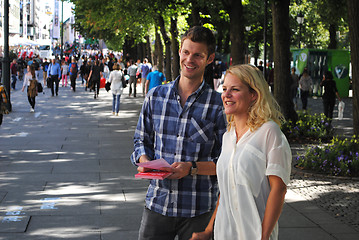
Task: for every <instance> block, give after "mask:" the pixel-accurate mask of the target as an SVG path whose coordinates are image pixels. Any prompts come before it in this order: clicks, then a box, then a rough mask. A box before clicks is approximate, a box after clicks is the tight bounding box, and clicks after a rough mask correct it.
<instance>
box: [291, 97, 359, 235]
mask: <svg viewBox="0 0 359 240" xmlns="http://www.w3.org/2000/svg"><path fill="white" fill-rule="evenodd" d="M344 102H345V104H346V106H345V107H346V109H345V118H344V119H343V120H338V119H335V118H334V120H333V126H334V128H335V130H336V135H338V136H346V137H349V136H351V135H352V134H353V122H352V112H353V111H352V104H351V103H352V99H351V98H347V99H344ZM309 106H310V107H311V111H312V112H314V113H320V112H321V111H322V100H321V99H309ZM336 109H337V105H336V106H335V110H336ZM336 115H337V111H334V116H336ZM291 147H292V154H293V159H294V160H293V165H294V164H295V163H296V162H295V159H296V156H298V155H300V154H301V153H302V152H303V151H304V148H306V145H298V144H292V145H291ZM289 189H291V190H293V191H294V192H296V193H298V194H299V195H301V196H303V197H304V198H306V199H308V200H309V201H311V202H312V203H313V204H315V205H317V206H318V207H320V208H322V209H324V210H326V211H327V212H328V213H329V214H330V215H332V216H334V217H335V218H337V219H339V220H340V221H342V222H343V223H346V224H348V225H350V226H352V227H353V228H354V229H356V230H357V231H359V179H348V178H340V177H328V176H322V175H319V174H307V173H304V172H302V171H300V170H298V169H295V168H293V174H292V180H291V182H290V185H289Z"/></svg>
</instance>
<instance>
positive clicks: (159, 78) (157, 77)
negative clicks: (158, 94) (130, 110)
mask: <svg viewBox="0 0 359 240" xmlns="http://www.w3.org/2000/svg"><path fill="white" fill-rule="evenodd" d="M152 69H153V72H150V73H149V74H148V75H147V81H146V94H147V93H148V91H150V90H151V89H152V88H154V87H157V86H160V85H162V83H163V82H166V77H165V75H163V73H161V72H160V71H158V68H157V66H153V68H152Z"/></svg>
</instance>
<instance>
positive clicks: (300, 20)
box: [297, 12, 304, 49]
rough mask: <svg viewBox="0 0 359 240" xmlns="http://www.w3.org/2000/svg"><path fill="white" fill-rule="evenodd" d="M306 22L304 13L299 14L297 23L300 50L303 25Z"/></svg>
mask: <svg viewBox="0 0 359 240" xmlns="http://www.w3.org/2000/svg"><path fill="white" fill-rule="evenodd" d="M303 22H304V15H303V13H302V12H299V13H298V15H297V23H298V24H299V43H298V48H299V49H300V48H301V47H300V37H301V36H302V25H303Z"/></svg>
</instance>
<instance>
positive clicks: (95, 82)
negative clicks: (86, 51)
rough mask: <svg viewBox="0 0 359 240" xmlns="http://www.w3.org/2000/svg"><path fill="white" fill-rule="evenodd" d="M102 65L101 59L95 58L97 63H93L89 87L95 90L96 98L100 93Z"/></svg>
mask: <svg viewBox="0 0 359 240" xmlns="http://www.w3.org/2000/svg"><path fill="white" fill-rule="evenodd" d="M102 71H103V70H102V67H101V64H100V60H98V59H97V60H95V64H94V65H92V67H91V71H90V75H89V88H90V89H92V90H94V92H95V93H94V99H96V98H98V94H99V93H100V80H101V73H102Z"/></svg>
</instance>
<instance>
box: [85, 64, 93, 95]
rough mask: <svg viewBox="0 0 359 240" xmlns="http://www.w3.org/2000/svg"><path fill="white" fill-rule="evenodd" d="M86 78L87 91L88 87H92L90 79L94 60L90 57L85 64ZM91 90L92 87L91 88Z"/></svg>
mask: <svg viewBox="0 0 359 240" xmlns="http://www.w3.org/2000/svg"><path fill="white" fill-rule="evenodd" d="M84 65H85V66H84V69H83V72H84V79H85V91H87V88H90V86H89V84H90V79H89V75H90V72H91V68H92V61H91V58H89V59H88V60H87V62H86V64H84ZM90 91H91V88H90Z"/></svg>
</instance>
